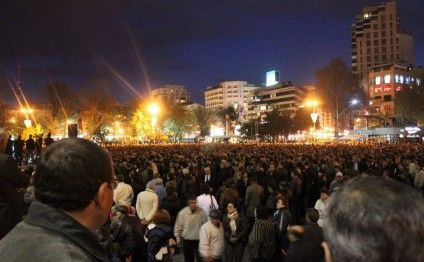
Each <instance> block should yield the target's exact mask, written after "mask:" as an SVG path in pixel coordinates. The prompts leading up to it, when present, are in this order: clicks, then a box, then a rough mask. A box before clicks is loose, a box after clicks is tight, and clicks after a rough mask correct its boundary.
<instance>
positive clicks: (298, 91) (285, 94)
mask: <svg viewBox="0 0 424 262" xmlns="http://www.w3.org/2000/svg"><path fill="white" fill-rule="evenodd" d="M306 93H307V90H306V89H305V88H302V87H296V86H294V85H293V84H292V83H291V82H283V83H278V84H276V85H274V86H270V87H263V88H259V89H256V90H255V91H254V92H253V98H252V101H251V102H250V103H249V104H248V110H247V120H249V121H252V120H257V119H259V118H261V117H263V116H264V115H265V114H266V113H268V112H271V111H273V110H278V111H280V112H284V113H287V114H289V115H294V113H295V112H296V110H297V109H298V108H299V107H300V106H302V104H303V99H304V97H305V96H306Z"/></svg>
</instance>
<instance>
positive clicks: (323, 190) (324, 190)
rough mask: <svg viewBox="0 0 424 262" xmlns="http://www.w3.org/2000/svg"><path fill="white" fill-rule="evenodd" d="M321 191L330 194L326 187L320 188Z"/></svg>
mask: <svg viewBox="0 0 424 262" xmlns="http://www.w3.org/2000/svg"><path fill="white" fill-rule="evenodd" d="M321 193H325V194H327V195H330V192H329V191H328V190H327V189H326V188H323V189H321Z"/></svg>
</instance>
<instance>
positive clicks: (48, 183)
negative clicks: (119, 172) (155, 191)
mask: <svg viewBox="0 0 424 262" xmlns="http://www.w3.org/2000/svg"><path fill="white" fill-rule="evenodd" d="M112 176H113V168H112V161H111V157H110V155H109V153H108V152H107V151H106V150H105V149H103V148H101V147H100V146H98V145H96V144H95V143H93V142H90V141H88V140H84V139H77V138H69V139H62V140H60V141H59V142H57V143H54V144H52V145H51V146H49V147H48V148H47V149H46V150H45V151H43V153H42V154H41V156H40V159H39V161H38V164H37V169H36V172H35V177H34V187H35V198H36V199H37V200H38V201H40V202H41V203H44V204H47V205H49V206H52V207H54V208H59V209H63V210H65V211H69V212H71V211H82V210H84V209H85V208H86V207H87V206H88V205H89V203H90V202H91V201H92V200H94V198H95V197H96V194H97V192H98V190H99V187H100V186H101V185H102V184H103V183H104V182H107V183H109V182H111V181H112Z"/></svg>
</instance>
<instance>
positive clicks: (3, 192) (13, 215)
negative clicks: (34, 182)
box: [0, 129, 29, 239]
mask: <svg viewBox="0 0 424 262" xmlns="http://www.w3.org/2000/svg"><path fill="white" fill-rule="evenodd" d="M7 140H8V135H7V134H6V132H5V131H3V130H2V129H0V221H1V223H0V239H2V238H3V237H4V236H5V235H6V234H7V233H8V232H9V231H10V230H12V228H13V227H14V226H15V225H16V224H18V223H19V221H21V220H22V205H21V203H22V200H21V198H20V196H19V193H18V191H17V189H18V188H25V187H27V186H28V184H29V177H27V176H25V175H23V174H22V173H21V172H19V170H18V165H17V164H16V161H15V160H14V159H13V158H12V157H11V156H10V155H7V154H6V153H5V152H6V145H7Z"/></svg>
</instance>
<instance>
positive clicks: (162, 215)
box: [152, 209, 171, 225]
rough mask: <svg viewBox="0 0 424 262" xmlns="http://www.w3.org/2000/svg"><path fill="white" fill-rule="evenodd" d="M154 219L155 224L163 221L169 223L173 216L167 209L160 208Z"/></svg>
mask: <svg viewBox="0 0 424 262" xmlns="http://www.w3.org/2000/svg"><path fill="white" fill-rule="evenodd" d="M152 220H153V222H154V223H155V224H159V223H162V224H167V225H169V224H170V223H171V216H170V215H169V212H168V211H166V210H165V209H159V210H158V211H156V213H155V215H154V216H153V219H152Z"/></svg>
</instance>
